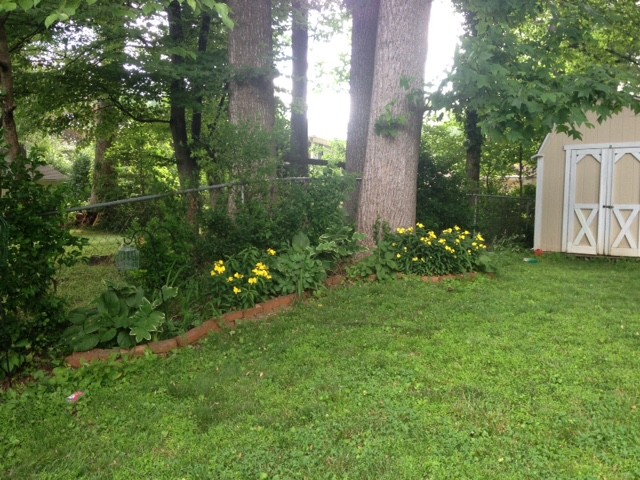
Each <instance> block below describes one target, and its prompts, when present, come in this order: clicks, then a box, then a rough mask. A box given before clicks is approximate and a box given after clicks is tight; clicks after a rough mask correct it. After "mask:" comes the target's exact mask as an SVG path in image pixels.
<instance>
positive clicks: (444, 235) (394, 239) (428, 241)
mask: <svg viewBox="0 0 640 480" xmlns="http://www.w3.org/2000/svg"><path fill="white" fill-rule="evenodd" d="M386 241H387V242H388V243H389V245H390V248H391V250H392V252H393V254H394V257H395V261H396V263H397V265H398V270H399V271H401V272H404V273H414V274H418V275H445V274H449V273H463V272H468V271H473V270H475V269H476V267H477V266H478V258H479V257H480V254H481V252H482V251H483V250H485V249H486V248H487V247H486V245H485V243H484V238H482V235H480V234H476V235H473V234H472V233H471V232H469V231H468V230H463V229H462V228H460V227H459V226H457V225H456V226H454V227H451V228H447V229H445V230H443V231H442V232H441V233H440V234H439V235H438V234H436V232H434V231H433V230H427V229H426V228H425V226H424V225H423V224H421V223H417V224H416V226H415V227H409V228H397V229H396V231H395V233H391V234H389V235H388V236H387V238H386Z"/></svg>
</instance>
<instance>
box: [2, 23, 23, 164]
mask: <svg viewBox="0 0 640 480" xmlns="http://www.w3.org/2000/svg"><path fill="white" fill-rule="evenodd" d="M7 18H8V14H5V15H2V16H0V96H1V97H2V112H1V114H2V131H3V134H4V135H3V136H4V141H5V142H6V144H7V146H8V147H9V150H8V152H7V155H6V158H7V160H8V161H12V160H15V159H16V158H17V157H18V156H19V155H24V153H25V152H24V149H23V148H22V146H21V145H20V141H19V140H18V129H17V127H16V122H15V119H14V117H13V112H14V111H15V109H16V102H15V97H14V93H13V68H12V66H11V53H10V52H9V40H8V38H7V32H6V29H5V23H6V21H7Z"/></svg>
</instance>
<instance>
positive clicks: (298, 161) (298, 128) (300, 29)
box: [289, 0, 309, 176]
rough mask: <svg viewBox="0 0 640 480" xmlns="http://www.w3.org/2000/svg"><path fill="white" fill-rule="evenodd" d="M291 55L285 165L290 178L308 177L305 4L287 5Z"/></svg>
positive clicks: (298, 1)
mask: <svg viewBox="0 0 640 480" xmlns="http://www.w3.org/2000/svg"><path fill="white" fill-rule="evenodd" d="M291 15H292V22H291V51H292V56H293V61H292V64H293V65H292V67H293V79H292V89H291V96H292V98H291V151H290V153H289V161H290V162H291V172H292V173H293V174H294V175H300V176H306V175H308V174H309V165H308V164H307V163H306V162H307V160H308V159H309V122H308V121H307V69H308V62H307V53H308V50H309V5H308V0H293V1H292V4H291Z"/></svg>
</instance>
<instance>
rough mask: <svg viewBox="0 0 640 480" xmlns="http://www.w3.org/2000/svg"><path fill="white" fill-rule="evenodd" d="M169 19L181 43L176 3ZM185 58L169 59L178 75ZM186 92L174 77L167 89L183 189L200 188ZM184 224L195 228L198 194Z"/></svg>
mask: <svg viewBox="0 0 640 480" xmlns="http://www.w3.org/2000/svg"><path fill="white" fill-rule="evenodd" d="M167 17H168V20H169V36H170V37H171V41H172V42H173V44H174V45H179V44H180V43H181V42H183V41H184V31H183V26H182V7H181V5H180V3H178V2H177V1H176V0H174V1H172V2H171V3H170V4H169V6H168V7H167ZM183 64H184V59H183V58H182V57H181V56H180V55H172V56H171V65H172V66H173V68H174V70H175V72H180V69H181V67H182V65H183ZM185 102H186V89H185V82H184V78H182V77H181V76H177V77H176V78H175V79H174V80H172V82H171V85H170V86H169V104H170V105H169V125H170V128H171V137H172V139H173V149H174V152H175V157H176V165H177V167H178V177H179V179H180V187H181V188H183V189H188V188H197V187H198V185H199V176H200V170H199V168H198V163H197V162H196V160H195V159H194V158H193V156H192V155H191V149H190V148H189V144H188V140H189V139H188V134H187V114H186V108H185ZM187 202H188V205H187V221H188V222H189V224H190V225H192V226H193V227H194V228H197V215H198V210H199V196H198V194H197V193H191V194H189V195H187Z"/></svg>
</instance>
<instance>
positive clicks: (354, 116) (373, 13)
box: [345, 0, 380, 220]
mask: <svg viewBox="0 0 640 480" xmlns="http://www.w3.org/2000/svg"><path fill="white" fill-rule="evenodd" d="M345 3H346V5H347V8H348V9H349V11H350V12H351V16H352V23H351V73H350V77H349V89H350V92H351V93H350V95H351V110H350V114H349V125H348V127H347V162H346V168H345V169H346V171H347V172H349V173H351V174H353V175H356V176H361V175H362V171H363V168H364V159H365V155H366V151H367V133H368V129H369V117H370V113H371V91H372V89H373V71H374V62H375V51H376V37H377V32H378V11H379V9H380V0H369V1H367V0H347V1H346V2H345ZM359 196H360V184H359V183H357V184H356V189H355V190H354V192H353V193H352V195H351V197H350V198H348V199H347V201H346V202H345V208H346V210H347V214H348V215H349V216H350V217H351V218H352V219H354V220H355V219H356V214H357V208H358V198H359Z"/></svg>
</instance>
